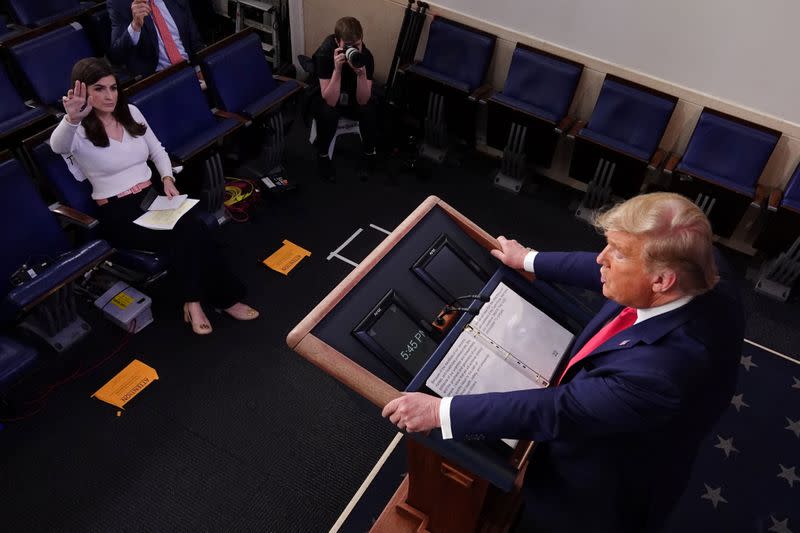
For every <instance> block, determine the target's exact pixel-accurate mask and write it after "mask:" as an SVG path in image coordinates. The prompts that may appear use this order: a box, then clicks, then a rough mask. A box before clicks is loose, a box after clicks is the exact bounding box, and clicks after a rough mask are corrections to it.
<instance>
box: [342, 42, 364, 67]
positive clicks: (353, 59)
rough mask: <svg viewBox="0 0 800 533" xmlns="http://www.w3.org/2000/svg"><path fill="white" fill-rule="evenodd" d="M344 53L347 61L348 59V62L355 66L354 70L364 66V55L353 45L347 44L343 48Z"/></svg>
mask: <svg viewBox="0 0 800 533" xmlns="http://www.w3.org/2000/svg"><path fill="white" fill-rule="evenodd" d="M342 53H343V54H344V57H345V59H347V62H348V63H350V64H351V65H353V68H361V67H363V66H364V54H362V53H361V51H360V50H359V49H358V48H357V47H355V46H353V45H352V44H345V45H344V46H343V47H342Z"/></svg>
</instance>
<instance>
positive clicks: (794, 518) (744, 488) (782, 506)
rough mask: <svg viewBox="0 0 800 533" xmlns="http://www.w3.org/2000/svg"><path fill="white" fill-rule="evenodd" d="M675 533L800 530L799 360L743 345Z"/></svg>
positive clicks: (678, 514) (675, 517) (671, 527)
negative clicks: (727, 401) (733, 388)
mask: <svg viewBox="0 0 800 533" xmlns="http://www.w3.org/2000/svg"><path fill="white" fill-rule="evenodd" d="M667 531H669V532H679V531H680V532H695V531H696V532H701V531H702V532H706V531H731V532H738V531H741V532H758V533H761V532H767V531H771V532H775V533H789V532H792V531H794V532H800V363H798V362H795V361H789V360H787V359H784V358H782V357H780V356H778V355H774V354H772V353H770V352H768V351H766V350H764V349H761V348H759V347H757V346H754V345H752V344H745V348H744V353H743V355H742V361H741V366H740V368H739V383H738V388H737V394H736V395H734V397H733V399H732V400H731V406H730V407H729V408H728V410H727V411H726V412H725V414H724V415H723V416H722V418H721V419H720V421H719V423H718V424H717V426H716V427H715V428H714V431H712V432H711V434H710V435H709V436H708V438H707V439H706V441H705V443H704V444H703V446H702V447H701V449H700V453H699V455H698V457H697V462H696V464H695V468H694V474H693V476H692V479H691V480H690V481H689V485H688V487H687V489H686V492H685V493H684V494H683V497H682V499H681V501H680V503H679V504H678V507H677V509H676V511H675V514H674V515H673V517H672V520H671V522H670V524H669V527H668V528H667Z"/></svg>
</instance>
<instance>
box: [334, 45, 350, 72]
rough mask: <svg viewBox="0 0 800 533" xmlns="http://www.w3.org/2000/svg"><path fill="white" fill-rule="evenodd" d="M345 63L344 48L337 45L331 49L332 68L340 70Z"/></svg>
mask: <svg viewBox="0 0 800 533" xmlns="http://www.w3.org/2000/svg"><path fill="white" fill-rule="evenodd" d="M345 63H347V58H346V57H345V56H344V49H343V48H341V47H339V48H337V49H336V50H334V51H333V69H334V70H335V71H336V72H341V71H342V65H344V64H345Z"/></svg>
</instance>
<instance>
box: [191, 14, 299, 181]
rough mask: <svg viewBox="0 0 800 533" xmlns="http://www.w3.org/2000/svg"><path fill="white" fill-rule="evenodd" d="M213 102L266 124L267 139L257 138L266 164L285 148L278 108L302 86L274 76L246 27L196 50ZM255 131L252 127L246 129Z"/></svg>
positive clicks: (271, 164)
mask: <svg viewBox="0 0 800 533" xmlns="http://www.w3.org/2000/svg"><path fill="white" fill-rule="evenodd" d="M198 60H199V62H200V67H201V68H202V71H203V76H204V77H205V80H206V83H207V84H208V92H209V94H210V95H211V98H212V101H213V103H214V105H215V106H216V107H217V108H218V109H221V110H223V111H225V112H227V113H234V114H236V115H239V116H241V117H244V118H245V119H248V120H256V121H257V122H258V123H259V124H260V125H264V126H266V127H267V139H258V140H257V141H258V144H259V146H260V152H261V156H262V159H263V160H264V161H263V165H264V167H265V168H263V169H262V175H263V173H266V172H268V171H269V170H271V169H272V168H274V167H277V166H279V165H281V164H282V160H283V152H284V148H285V138H286V136H285V133H286V131H285V130H286V128H285V127H284V124H286V123H288V122H286V121H285V120H284V116H283V114H282V113H281V108H282V106H283V105H284V103H286V102H287V101H288V100H289V99H290V98H292V97H293V96H294V95H296V94H298V93H299V92H300V91H302V90H303V87H304V85H303V84H301V83H299V82H298V81H297V80H293V79H289V78H282V77H276V76H273V73H272V66H271V65H270V63H269V61H267V58H266V56H265V55H264V49H263V48H262V46H261V38H260V37H259V35H258V34H257V33H255V30H253V29H248V30H245V31H243V32H239V33H236V34H234V35H231V36H230V37H228V38H226V39H224V40H222V41H220V42H218V43H216V44H214V45H212V46H210V47H208V48H206V49H205V50H203V51H201V52H200V53H199V54H198ZM248 131H255V130H248Z"/></svg>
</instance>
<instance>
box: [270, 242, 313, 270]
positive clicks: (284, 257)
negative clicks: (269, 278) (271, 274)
mask: <svg viewBox="0 0 800 533" xmlns="http://www.w3.org/2000/svg"><path fill="white" fill-rule="evenodd" d="M310 256H311V252H309V251H308V250H306V249H305V248H301V247H300V246H297V245H296V244H295V243H293V242H291V241H288V240H284V241H283V246H281V247H280V248H278V250H277V251H276V252H275V253H274V254H272V255H271V256H269V257H267V258H266V259H264V261H263V263H264V264H265V265H267V266H268V267H269V268H271V269H272V270H274V271H276V272H280V273H281V274H283V275H284V276H286V275H288V274H289V272H291V270H292V269H293V268H294V267H296V266H297V263H299V262H300V261H301V260H302V259H303V258H304V257H310Z"/></svg>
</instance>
